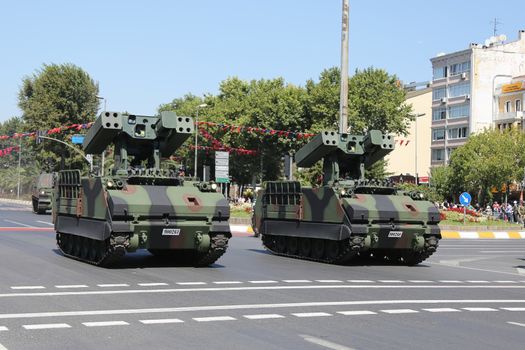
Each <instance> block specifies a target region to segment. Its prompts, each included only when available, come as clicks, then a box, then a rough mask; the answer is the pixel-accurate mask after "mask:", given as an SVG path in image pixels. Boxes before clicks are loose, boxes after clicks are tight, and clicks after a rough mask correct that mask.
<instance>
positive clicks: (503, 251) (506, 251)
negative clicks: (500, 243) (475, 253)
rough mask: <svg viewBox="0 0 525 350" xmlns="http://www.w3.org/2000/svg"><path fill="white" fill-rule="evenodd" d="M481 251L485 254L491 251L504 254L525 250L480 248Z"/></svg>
mask: <svg viewBox="0 0 525 350" xmlns="http://www.w3.org/2000/svg"><path fill="white" fill-rule="evenodd" d="M479 252H480V253H483V254H490V253H497V254H503V253H523V250H480V251H479Z"/></svg>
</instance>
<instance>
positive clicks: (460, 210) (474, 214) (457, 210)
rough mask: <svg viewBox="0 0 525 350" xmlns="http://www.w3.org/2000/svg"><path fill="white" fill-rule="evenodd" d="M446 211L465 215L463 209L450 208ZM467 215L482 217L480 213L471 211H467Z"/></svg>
mask: <svg viewBox="0 0 525 350" xmlns="http://www.w3.org/2000/svg"><path fill="white" fill-rule="evenodd" d="M446 211H455V212H456V213H460V214H463V208H448V209H447V210H446ZM467 215H470V216H475V217H479V216H481V215H480V214H479V213H478V212H476V211H474V210H470V209H467Z"/></svg>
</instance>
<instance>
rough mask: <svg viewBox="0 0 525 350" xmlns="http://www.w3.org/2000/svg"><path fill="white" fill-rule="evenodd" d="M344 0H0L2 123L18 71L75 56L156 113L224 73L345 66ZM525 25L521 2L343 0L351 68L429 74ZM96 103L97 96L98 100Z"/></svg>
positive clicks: (287, 74)
mask: <svg viewBox="0 0 525 350" xmlns="http://www.w3.org/2000/svg"><path fill="white" fill-rule="evenodd" d="M341 4H342V1H341V0H250V1H248V0H221V1H218V0H171V1H164V0H148V1H143V0H126V1H121V0H89V1H71V0H40V1H39V0H16V1H15V0H0V9H1V11H0V67H1V68H0V70H1V74H0V121H4V120H6V119H8V118H10V117H13V116H21V114H22V113H21V111H20V109H19V108H18V106H17V98H18V97H17V96H18V91H19V89H20V86H21V83H22V79H24V77H27V76H31V75H33V74H35V73H38V71H39V70H40V69H41V68H42V65H43V64H51V63H56V64H62V63H73V64H75V65H77V66H79V67H81V68H82V69H84V70H85V71H86V72H87V73H88V74H89V75H90V76H91V77H92V78H93V79H94V80H95V81H96V82H98V84H99V88H100V93H99V95H100V96H102V97H104V98H105V99H106V103H107V110H110V111H128V112H130V113H134V114H143V115H153V114H156V112H157V109H158V107H159V105H161V104H163V103H168V102H170V101H172V100H173V99H174V98H177V97H182V96H184V95H185V94H187V93H192V94H195V95H199V96H202V95H203V94H205V93H217V92H218V88H219V84H220V82H221V81H222V80H224V79H226V78H228V77H234V76H236V77H239V78H241V79H245V80H251V79H261V78H265V79H272V78H276V77H283V78H284V79H285V80H286V81H287V82H288V83H291V84H295V85H304V84H305V82H306V80H308V79H317V78H318V76H319V73H320V72H321V71H322V70H323V69H326V68H329V67H333V66H339V65H340V46H341ZM494 18H497V19H498V21H499V22H501V23H500V24H498V27H497V29H498V34H506V35H507V37H508V40H509V41H514V40H517V35H518V34H517V33H518V30H520V29H525V20H524V18H525V1H523V0H500V1H487V0H464V1H458V0H441V1H421V0H403V1H401V0H397V1H395V0H350V36H349V64H350V72H351V73H353V72H354V71H355V69H364V68H367V67H370V66H374V67H376V68H383V69H386V70H387V71H388V72H389V73H391V74H396V75H397V76H398V77H399V78H400V79H401V80H402V81H404V82H406V83H408V82H412V81H418V82H419V81H426V80H430V79H431V76H432V69H431V64H430V61H429V59H430V58H432V57H434V56H435V55H436V54H437V53H440V52H445V53H448V52H454V51H458V50H463V49H466V48H467V47H468V45H469V43H471V42H477V43H483V42H484V41H485V39H486V38H488V37H490V36H491V35H492V31H493V23H491V22H492V21H493V20H494ZM102 108H103V103H101V109H102Z"/></svg>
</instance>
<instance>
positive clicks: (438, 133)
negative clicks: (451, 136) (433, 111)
mask: <svg viewBox="0 0 525 350" xmlns="http://www.w3.org/2000/svg"><path fill="white" fill-rule="evenodd" d="M444 139H445V129H434V130H432V141H441V140H444Z"/></svg>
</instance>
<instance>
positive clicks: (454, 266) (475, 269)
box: [426, 257, 520, 276]
mask: <svg viewBox="0 0 525 350" xmlns="http://www.w3.org/2000/svg"><path fill="white" fill-rule="evenodd" d="M491 258H492V257H491ZM491 258H487V259H491ZM426 263H427V264H430V265H439V266H444V267H451V268H455V269H465V270H473V271H483V272H491V273H500V274H503V275H512V276H520V274H519V273H512V272H504V271H498V270H489V269H480V268H477V267H468V266H459V264H458V265H451V264H443V263H435V262H426Z"/></svg>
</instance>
